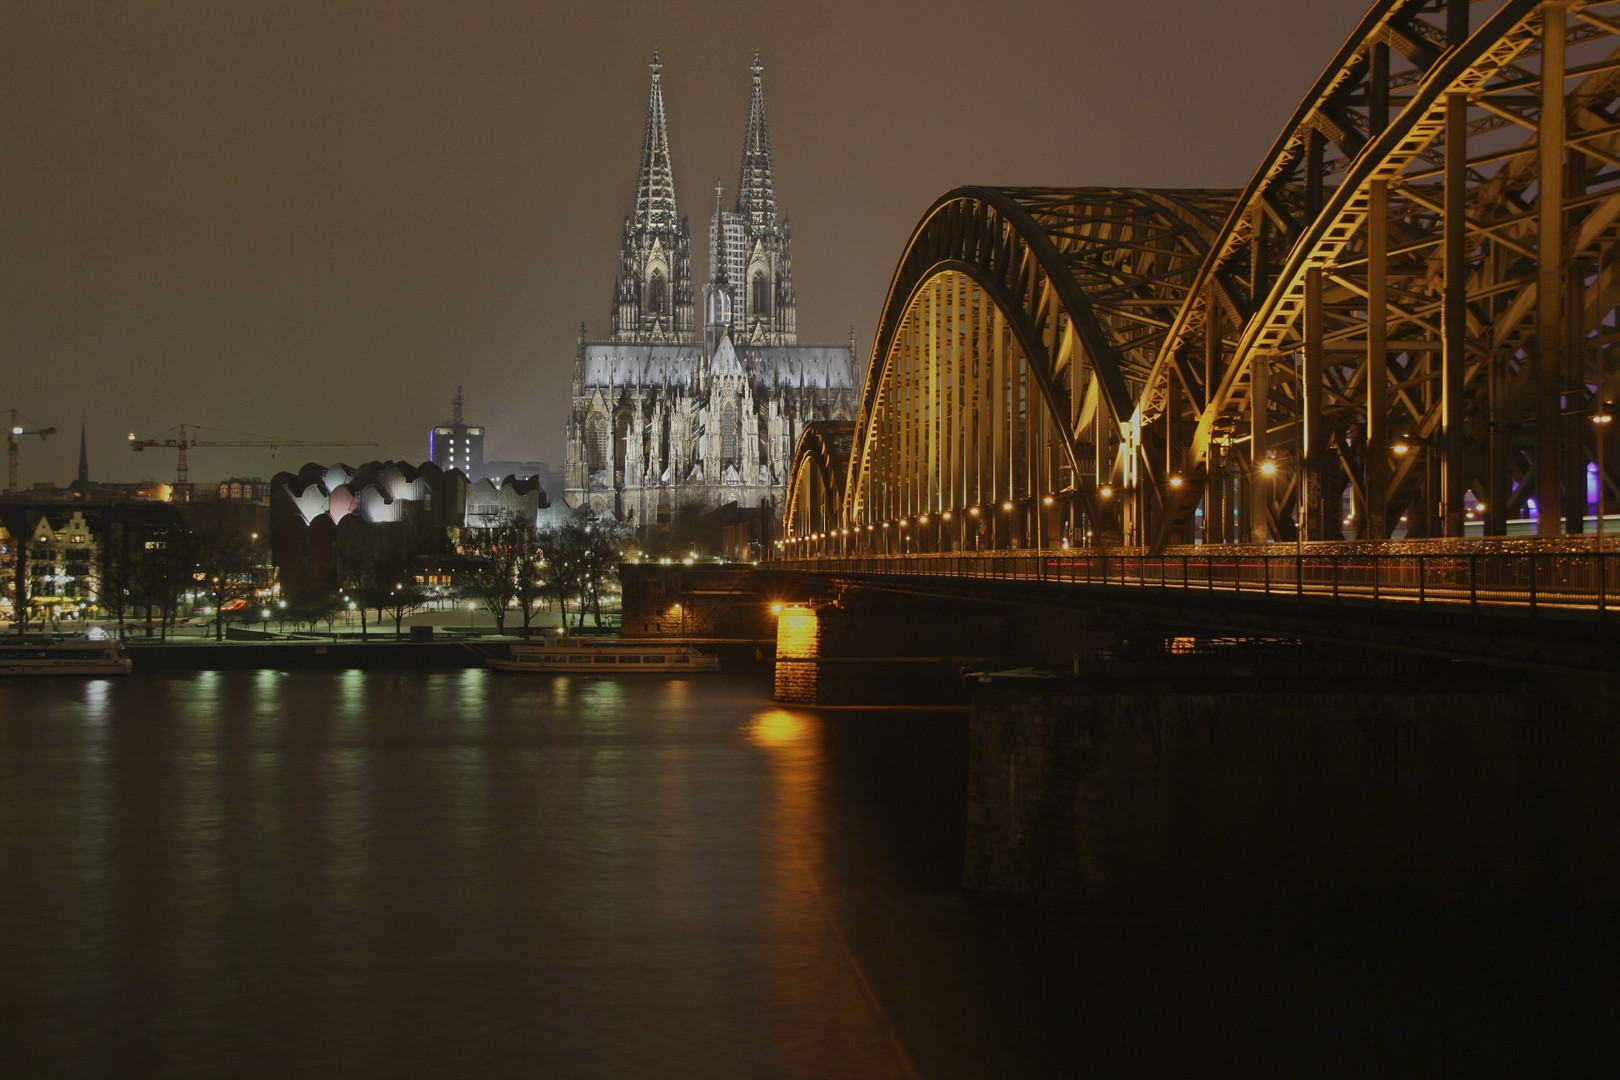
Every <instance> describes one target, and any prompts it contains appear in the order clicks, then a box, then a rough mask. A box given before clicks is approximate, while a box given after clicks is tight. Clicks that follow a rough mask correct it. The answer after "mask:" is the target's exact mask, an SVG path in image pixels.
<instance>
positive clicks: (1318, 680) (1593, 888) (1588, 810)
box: [965, 656, 1620, 911]
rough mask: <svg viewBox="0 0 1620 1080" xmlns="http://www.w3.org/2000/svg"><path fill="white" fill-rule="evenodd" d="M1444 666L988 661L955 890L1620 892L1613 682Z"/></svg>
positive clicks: (1488, 895)
mask: <svg viewBox="0 0 1620 1080" xmlns="http://www.w3.org/2000/svg"><path fill="white" fill-rule="evenodd" d="M1454 667H1455V665H1445V666H1442V667H1441V669H1440V670H1437V671H1429V672H1424V671H1422V670H1412V669H1408V670H1405V671H1398V672H1396V673H1395V674H1396V676H1397V677H1396V678H1394V679H1390V680H1388V681H1383V680H1378V681H1374V680H1369V679H1368V678H1367V677H1366V673H1365V671H1363V673H1362V674H1361V676H1360V677H1356V676H1354V675H1350V674H1347V673H1346V672H1344V671H1342V670H1341V671H1339V672H1337V673H1335V672H1333V671H1332V670H1328V669H1323V668H1320V667H1317V668H1316V669H1315V670H1313V669H1312V665H1311V664H1310V663H1309V662H1303V663H1302V662H1289V661H1286V660H1281V659H1278V658H1271V659H1265V658H1243V657H1241V656H1233V657H1231V658H1228V659H1224V660H1220V659H1212V658H1197V659H1188V660H1185V661H1182V662H1180V664H1179V666H1178V663H1177V662H1176V661H1175V660H1174V659H1166V660H1165V661H1162V662H1159V663H1157V664H1153V665H1146V666H1144V665H1130V664H1124V665H1113V670H1104V669H1101V668H1093V669H1090V670H1086V671H1082V672H1081V674H1080V675H1079V676H1078V677H1077V676H1075V675H1072V674H1070V675H1061V676H1049V677H1032V676H1031V675H1030V674H1029V673H1027V672H1023V673H1006V674H996V675H986V676H985V677H984V678H983V679H982V680H981V681H980V682H979V684H978V685H977V686H976V687H975V693H974V697H973V712H972V719H971V736H970V739H971V763H972V764H971V777H970V781H969V783H970V796H969V821H968V836H967V860H966V868H965V880H966V885H967V887H968V889H969V890H970V891H971V892H974V893H977V894H980V895H983V896H989V897H1007V898H1016V899H1018V900H1022V901H1027V902H1031V903H1034V904H1037V905H1042V906H1054V907H1075V906H1078V907H1080V908H1083V909H1091V910H1132V911H1135V910H1143V909H1150V910H1151V909H1155V908H1158V909H1166V908H1168V909H1177V910H1185V909H1187V908H1197V909H1200V910H1210V909H1223V908H1227V909H1254V908H1257V907H1258V908H1262V909H1269V908H1274V907H1275V908H1282V907H1298V906H1301V905H1303V906H1308V907H1342V906H1356V907H1365V906H1374V907H1377V906H1390V907H1395V906H1411V905H1414V904H1418V905H1426V904H1449V903H1453V902H1466V903H1469V904H1474V905H1485V906H1513V905H1528V906H1538V905H1563V904H1577V905H1579V904H1592V903H1611V904H1612V903H1614V902H1615V901H1616V900H1620V829H1617V828H1616V827H1615V824H1614V823H1615V822H1616V821H1620V790H1617V787H1616V785H1615V783H1614V777H1615V768H1616V765H1617V764H1620V725H1617V724H1616V723H1615V721H1616V719H1617V718H1620V717H1617V715H1616V708H1615V706H1614V700H1615V698H1614V696H1613V688H1612V687H1610V688H1608V689H1607V690H1604V689H1593V690H1589V691H1583V690H1580V689H1572V688H1569V687H1566V686H1562V685H1559V684H1557V683H1556V682H1550V681H1545V680H1535V679H1525V678H1523V677H1503V676H1501V675H1499V674H1498V675H1492V674H1490V673H1488V672H1484V671H1481V670H1480V669H1472V668H1471V669H1457V670H1450V668H1454Z"/></svg>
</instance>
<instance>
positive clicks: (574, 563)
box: [538, 518, 585, 627]
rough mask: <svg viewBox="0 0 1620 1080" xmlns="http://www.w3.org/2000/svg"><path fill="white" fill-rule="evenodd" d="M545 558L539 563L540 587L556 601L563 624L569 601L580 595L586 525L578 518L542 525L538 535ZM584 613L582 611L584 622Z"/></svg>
mask: <svg viewBox="0 0 1620 1080" xmlns="http://www.w3.org/2000/svg"><path fill="white" fill-rule="evenodd" d="M538 542H539V545H540V549H541V551H542V552H543V553H544V561H543V562H542V563H541V564H540V567H539V577H540V582H541V590H542V591H543V592H544V593H545V595H546V596H547V597H549V598H550V599H553V600H555V601H557V608H558V610H559V611H560V612H561V613H562V623H563V626H565V627H566V626H567V625H568V603H569V601H571V600H573V599H574V598H575V597H577V596H578V595H579V592H580V583H581V581H582V579H583V574H584V568H585V529H584V526H583V524H582V523H581V522H580V520H579V519H578V518H570V519H569V520H567V521H564V522H563V523H562V524H560V525H554V526H551V527H550V528H546V529H542V530H541V531H540V535H539V537H538ZM583 617H584V614H583V612H581V620H582V624H583Z"/></svg>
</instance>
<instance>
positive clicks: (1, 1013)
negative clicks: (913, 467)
mask: <svg viewBox="0 0 1620 1080" xmlns="http://www.w3.org/2000/svg"><path fill="white" fill-rule="evenodd" d="M963 733H964V721H963V718H962V716H961V715H960V714H937V713H922V712H918V713H893V712H875V713H860V712H843V711H835V712H825V713H824V712H817V711H814V710H803V709H785V708H780V707H777V706H775V705H773V704H772V703H771V702H770V701H769V700H768V686H767V684H766V680H765V678H764V677H763V676H755V675H753V674H735V673H723V674H722V675H719V676H714V677H705V678H701V679H700V678H691V679H685V680H680V679H662V678H658V677H645V676H644V677H634V678H626V679H623V680H613V679H607V678H600V677H591V676H566V677H550V678H547V677H534V678H525V677H513V676H504V675H496V674H493V673H491V672H488V671H481V670H469V671H409V672H396V671H377V672H360V671H347V672H338V673H313V672H309V673H285V672H244V673H212V672H201V673H196V674H191V675H172V676H171V675H156V674H140V675H135V676H132V677H130V678H127V679H120V680H104V681H99V682H83V683H79V682H71V681H69V682H62V681H55V680H49V681H45V682H41V683H37V684H33V685H29V686H26V687H23V686H18V685H15V684H11V685H4V684H0V886H3V887H0V928H4V929H0V935H3V936H0V1075H7V1076H10V1075H17V1076H32V1075H72V1076H127V1075H137V1074H140V1075H164V1076H220V1075H231V1076H254V1075H257V1076H287V1075H307V1074H312V1073H313V1074H323V1075H352V1076H400V1075H458V1076H462V1075H477V1076H507V1075H511V1076H537V1075H544V1076H564V1077H572V1076H581V1077H584V1076H589V1077H598V1076H636V1077H639V1076H659V1077H666V1076H701V1077H709V1076H761V1077H801V1076H804V1077H819V1076H829V1077H845V1076H851V1077H891V1076H892V1077H908V1076H928V1077H980V1076H992V1077H999V1076H1013V1077H1026V1076H1028V1077H1035V1076H1069V1075H1076V1074H1077V1072H1081V1071H1084V1070H1079V1069H1077V1064H1078V1063H1086V1064H1090V1065H1092V1066H1095V1067H1096V1069H1098V1070H1100V1071H1102V1072H1103V1073H1105V1074H1110V1073H1113V1074H1117V1073H1120V1072H1129V1073H1140V1072H1143V1071H1153V1070H1152V1068H1144V1062H1158V1063H1160V1064H1163V1063H1164V1062H1166V1061H1167V1060H1168V1061H1171V1062H1174V1063H1176V1065H1177V1066H1178V1067H1177V1068H1175V1069H1174V1070H1173V1071H1175V1072H1177V1073H1180V1074H1183V1075H1185V1074H1187V1073H1189V1072H1192V1073H1199V1072H1202V1073H1208V1072H1209V1071H1212V1070H1214V1071H1219V1068H1220V1066H1222V1065H1223V1064H1224V1065H1227V1066H1234V1067H1235V1066H1240V1065H1241V1066H1243V1067H1245V1068H1247V1069H1248V1071H1252V1067H1253V1065H1254V1063H1255V1062H1256V1061H1262V1060H1267V1058H1266V1057H1265V1055H1266V1054H1273V1055H1275V1056H1274V1057H1272V1058H1271V1059H1270V1060H1276V1061H1284V1060H1286V1061H1289V1062H1290V1063H1291V1064H1299V1063H1301V1062H1303V1063H1307V1064H1315V1065H1317V1066H1323V1065H1329V1066H1331V1065H1335V1064H1337V1065H1342V1064H1343V1063H1344V1061H1345V1060H1346V1058H1345V1055H1346V1054H1352V1053H1354V1051H1355V1050H1356V1049H1357V1048H1358V1047H1362V1048H1365V1047H1371V1049H1367V1050H1366V1051H1365V1052H1366V1053H1367V1055H1368V1057H1369V1058H1372V1059H1375V1060H1383V1057H1382V1056H1381V1055H1380V1054H1379V1053H1378V1052H1377V1045H1376V1042H1368V1041H1367V1039H1366V1038H1365V1037H1363V1038H1362V1040H1361V1041H1360V1042H1357V1043H1354V1044H1350V1043H1346V1042H1345V1041H1344V1040H1339V1041H1337V1042H1336V1041H1333V1040H1326V1041H1320V1040H1319V1041H1317V1042H1311V1041H1310V1040H1309V1039H1308V1038H1306V1037H1305V1036H1302V1035H1296V1034H1295V1032H1296V1031H1299V1032H1310V1031H1320V1030H1322V1027H1323V1024H1324V1023H1325V1022H1326V1021H1325V1018H1328V1017H1344V1016H1346V1015H1351V1016H1353V1015H1355V1009H1356V1008H1357V1007H1358V1003H1360V1002H1363V1001H1368V1000H1378V1001H1381V1002H1385V1003H1386V1004H1387V1005H1389V1007H1390V1008H1391V1009H1395V1010H1398V1008H1399V1006H1400V1004H1401V1002H1402V1001H1403V1000H1404V1001H1405V1002H1406V1003H1407V1004H1410V1005H1414V1006H1421V1007H1425V1008H1430V1007H1432V1005H1431V1003H1432V1002H1434V1001H1442V1000H1443V1001H1447V1002H1457V1004H1456V1005H1455V1007H1456V1008H1457V1009H1458V1011H1459V1014H1464V1013H1466V1014H1467V1015H1474V1014H1475V1013H1480V1012H1483V1013H1484V1014H1485V1015H1486V1016H1492V1015H1496V1016H1498V1018H1499V1019H1500V1013H1501V1008H1500V1006H1501V1005H1502V1004H1503V1002H1502V1001H1500V1000H1497V999H1494V998H1492V999H1488V1000H1486V1001H1484V1002H1483V1003H1482V1002H1480V1001H1479V1000H1478V999H1477V993H1476V997H1475V998H1473V999H1471V998H1469V997H1467V996H1466V995H1459V994H1458V993H1456V986H1455V985H1453V984H1456V985H1462V984H1463V983H1464V981H1465V980H1463V979H1462V978H1460V977H1457V978H1452V977H1451V975H1455V974H1456V973H1457V972H1458V970H1459V965H1460V964H1461V965H1462V968H1461V970H1462V971H1463V972H1464V973H1466V974H1467V975H1469V976H1470V977H1471V976H1472V975H1473V974H1474V973H1475V972H1474V968H1473V967H1471V966H1467V964H1466V963H1465V962H1463V961H1460V960H1459V959H1458V957H1459V956H1464V955H1466V956H1468V957H1472V956H1473V953H1472V952H1471V951H1468V952H1464V951H1463V950H1460V949H1459V950H1456V951H1454V952H1446V951H1445V950H1444V949H1442V950H1441V951H1439V952H1438V953H1436V952H1435V951H1434V950H1435V946H1433V945H1432V944H1430V942H1431V940H1433V939H1436V938H1439V939H1441V940H1445V939H1446V935H1447V933H1450V934H1451V938H1450V940H1452V941H1456V940H1458V937H1457V935H1458V933H1459V932H1458V931H1454V930H1452V929H1451V928H1450V927H1441V928H1439V929H1438V931H1437V929H1436V928H1435V927H1419V928H1417V929H1413V928H1408V927H1396V928H1394V929H1393V930H1391V928H1388V927H1379V928H1378V930H1377V933H1376V934H1374V935H1371V937H1370V939H1368V938H1367V937H1366V936H1365V935H1364V938H1363V939H1357V938H1355V937H1353V936H1352V937H1350V938H1348V939H1347V940H1348V943H1347V944H1344V945H1342V946H1341V945H1337V944H1334V943H1332V939H1331V938H1330V937H1329V936H1325V935H1323V934H1322V933H1320V932H1318V931H1319V930H1320V928H1318V927H1311V926H1306V927H1304V928H1303V929H1301V928H1299V927H1295V928H1293V929H1287V928H1285V929H1284V930H1282V931H1273V930H1272V929H1271V928H1270V927H1266V928H1263V929H1262V930H1258V931H1239V930H1235V929H1233V928H1231V927H1220V926H1216V927H1213V928H1212V927H1211V926H1209V925H1207V924H1194V925H1188V926H1169V927H1162V926H1152V925H1149V924H1137V923H1132V922H1125V923H1117V922H1116V923H1097V922H1086V921H1083V920H1072V919H1071V920H1062V919H1056V918H1054V917H1052V916H1046V915H1041V914H1038V913H1026V912H1017V911H1008V910H1002V909H988V908H984V907H979V906H975V905H971V904H968V903H966V902H964V901H963V900H962V898H961V897H960V896H959V895H958V894H957V891H956V885H957V882H958V881H959V874H960V864H961V857H962V849H961V836H962V830H963V822H962V814H963V811H964V805H963V794H962V793H963V790H964V789H965V786H966V775H965V772H966V769H965V738H964V734H963ZM1144 927H1145V928H1144ZM1340 929H1341V928H1338V927H1335V928H1333V930H1334V931H1335V933H1338V932H1339V930H1340ZM1461 933H1463V934H1464V935H1466V930H1465V931H1462V932H1461ZM1368 940H1371V941H1372V942H1374V943H1375V944H1374V945H1373V946H1371V947H1369V946H1368ZM1468 940H1469V941H1470V942H1471V939H1468ZM1389 941H1395V942H1397V943H1398V944H1397V945H1396V946H1394V947H1393V948H1391V947H1390V946H1389V945H1387V944H1385V943H1386V942H1389ZM1606 944H1607V945H1612V935H1611V937H1610V938H1609V939H1603V940H1599V941H1598V942H1596V943H1595V944H1594V942H1593V941H1592V940H1591V939H1590V938H1588V939H1587V940H1585V941H1583V947H1585V948H1586V949H1587V950H1588V951H1589V952H1592V953H1593V954H1594V955H1596V956H1599V957H1601V956H1604V955H1611V954H1612V948H1611V950H1610V953H1609V954H1605V953H1604V952H1603V947H1604V946H1605V945H1606ZM1495 947H1496V948H1497V949H1498V951H1499V952H1498V954H1496V955H1494V957H1493V960H1494V962H1495V965H1496V967H1495V969H1493V972H1492V975H1493V978H1492V979H1490V980H1474V979H1472V978H1470V980H1468V981H1467V982H1466V985H1468V986H1474V985H1476V984H1478V985H1496V984H1511V983H1512V981H1513V978H1512V977H1513V976H1515V975H1518V974H1520V971H1519V969H1518V968H1517V967H1515V964H1514V961H1515V960H1516V959H1517V958H1516V956H1515V955H1513V954H1508V955H1506V956H1503V955H1500V949H1501V946H1500V944H1498V945H1497V946H1495ZM1424 949H1428V950H1429V952H1427V953H1424V952H1423V951H1422V950H1424ZM1407 952H1416V953H1417V955H1418V956H1419V958H1420V963H1419V964H1418V967H1417V968H1416V974H1414V969H1413V967H1412V963H1411V962H1410V960H1409V957H1408V956H1407V955H1406V953H1407ZM1302 955H1303V956H1306V957H1308V958H1309V962H1308V963H1306V964H1301V962H1300V960H1299V957H1301V956H1302ZM1448 965H1449V966H1448ZM1437 970H1438V971H1441V972H1443V973H1449V974H1447V975H1446V976H1445V977H1439V976H1435V975H1433V974H1430V975H1428V976H1427V978H1425V977H1424V976H1423V973H1425V972H1433V971H1437ZM1322 971H1327V972H1332V978H1331V979H1322V978H1319V977H1318V976H1317V973H1318V972H1322ZM1403 992H1404V993H1405V994H1406V998H1405V999H1402V998H1401V997H1400V995H1401V994H1402V993H1403ZM1391 995H1394V1001H1393V1003H1391V1002H1390V998H1391ZM1587 996H1588V997H1591V998H1592V999H1593V1000H1597V998H1596V996H1595V995H1587ZM1582 1000H1585V999H1584V998H1583V999H1582ZM1564 1004H1567V1002H1564ZM1482 1005H1483V1008H1482V1007H1481V1006H1482ZM1492 1006H1496V1007H1497V1012H1496V1013H1492V1011H1491V1008H1492ZM1381 1007H1382V1006H1381ZM1588 1008H1595V1006H1591V1005H1588ZM1414 1015H1421V1013H1419V1012H1414ZM1257 1016H1258V1017H1260V1018H1261V1019H1260V1020H1258V1021H1257V1020H1256V1017H1257ZM1268 1018H1269V1019H1268ZM1497 1027H1500V1028H1502V1029H1503V1030H1510V1029H1511V1025H1510V1024H1507V1023H1505V1022H1504V1023H1499V1024H1498V1025H1497ZM1402 1030H1403V1033H1404V1034H1405V1035H1407V1036H1413V1035H1414V1034H1415V1032H1414V1030H1413V1029H1412V1028H1411V1027H1410V1026H1408V1028H1406V1029H1402ZM1171 1033H1173V1034H1174V1037H1169V1035H1170V1034H1171ZM1434 1042H1435V1046H1436V1050H1435V1055H1437V1056H1431V1057H1428V1058H1425V1057H1423V1056H1422V1055H1421V1054H1419V1055H1418V1056H1417V1057H1416V1058H1413V1057H1411V1056H1410V1055H1411V1054H1413V1053H1415V1052H1416V1051H1415V1050H1414V1049H1413V1048H1414V1047H1420V1046H1422V1045H1423V1044H1422V1042H1421V1040H1418V1039H1414V1038H1408V1039H1407V1040H1406V1046H1405V1050H1406V1053H1407V1055H1408V1056H1407V1057H1404V1058H1402V1060H1414V1061H1419V1062H1422V1061H1430V1060H1432V1061H1440V1060H1444V1061H1446V1062H1448V1063H1454V1062H1455V1056H1456V1055H1457V1054H1458V1053H1459V1047H1458V1045H1457V1040H1456V1039H1451V1038H1447V1039H1438V1038H1437V1039H1436V1040H1434ZM1463 1049H1466V1047H1463ZM1489 1049H1491V1050H1493V1051H1494V1050H1498V1049H1500V1047H1499V1046H1495V1045H1492V1046H1489Z"/></svg>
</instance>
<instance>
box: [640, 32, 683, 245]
mask: <svg viewBox="0 0 1620 1080" xmlns="http://www.w3.org/2000/svg"><path fill="white" fill-rule="evenodd" d="M648 66H649V67H651V68H652V91H651V93H650V94H649V95H648V97H647V127H646V131H645V133H644V134H643V135H642V137H641V177H640V179H639V180H638V182H637V183H636V216H635V229H636V231H637V232H664V231H673V230H674V229H675V227H676V226H677V225H678V224H680V214H679V212H678V211H677V210H676V207H675V170H674V169H673V168H672V167H671V165H670V162H669V131H668V129H667V128H666V127H665V124H664V87H663V83H662V81H661V79H660V77H659V74H660V72H662V71H663V70H664V65H663V62H662V61H660V60H659V59H658V50H657V49H654V50H653V57H652V63H651V64H649V65H648Z"/></svg>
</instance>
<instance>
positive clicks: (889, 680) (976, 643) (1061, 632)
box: [775, 594, 1114, 705]
mask: <svg viewBox="0 0 1620 1080" xmlns="http://www.w3.org/2000/svg"><path fill="white" fill-rule="evenodd" d="M1113 639H1114V635H1113V633H1112V632H1104V633H1101V634H1098V633H1093V632H1090V631H1086V630H1084V629H1081V628H1079V627H1077V626H1076V625H1075V620H1074V619H1073V618H1072V617H1070V616H1066V615H1064V614H1062V613H1043V612H1040V611H1032V610H1030V609H1014V608H999V607H986V606H983V605H974V604H968V603H962V602H953V601H947V600H927V599H923V598H912V599H905V600H896V599H895V598H893V597H888V598H881V599H880V598H875V597H870V596H861V595H859V594H847V595H844V596H841V597H839V598H838V599H837V600H836V601H834V600H829V599H818V600H811V601H802V602H798V603H792V602H789V603H785V604H783V605H782V607H781V611H780V613H779V614H778V617H777V638H776V668H775V696H776V700H778V701H780V702H783V703H788V704H800V705H925V704H965V703H966V701H967V698H968V693H969V689H968V686H969V684H968V683H967V682H966V681H965V679H964V676H965V674H966V673H968V672H976V671H984V670H990V669H994V668H998V667H1006V666H1009V665H1015V664H1028V663H1031V662H1038V663H1043V664H1047V665H1056V666H1059V667H1064V666H1067V665H1068V664H1069V663H1070V662H1071V658H1072V657H1073V656H1074V655H1075V654H1076V652H1077V651H1080V650H1086V651H1090V650H1092V649H1095V648H1100V647H1103V646H1106V645H1107V644H1108V643H1109V642H1111V641H1112V640H1113Z"/></svg>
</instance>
